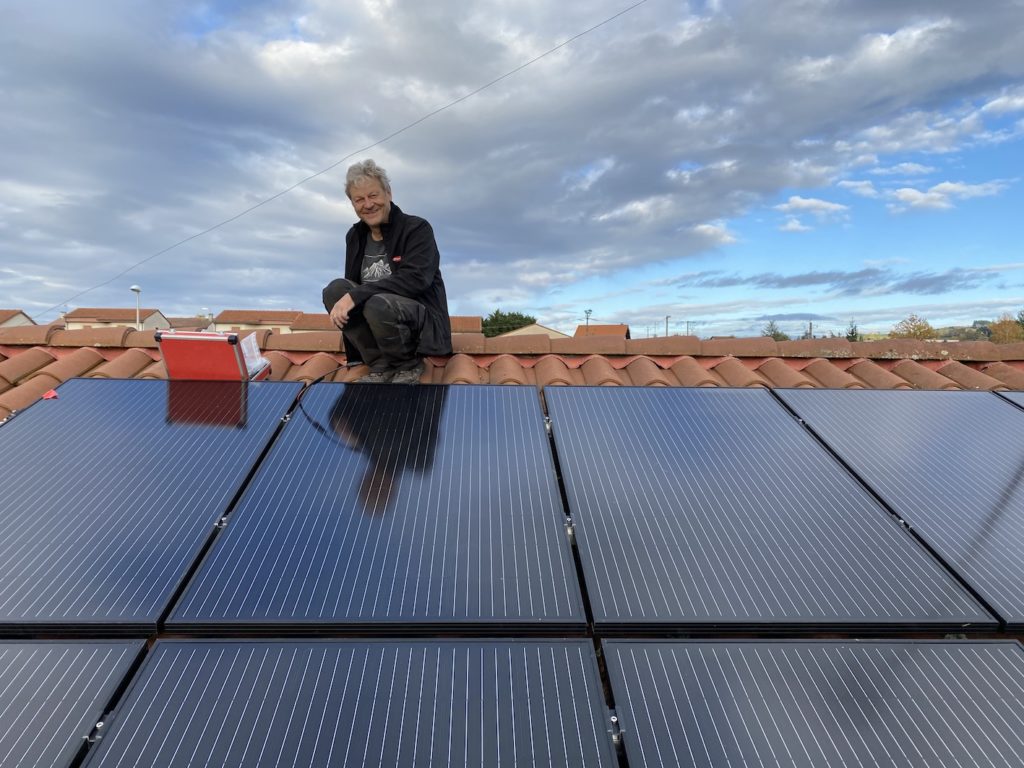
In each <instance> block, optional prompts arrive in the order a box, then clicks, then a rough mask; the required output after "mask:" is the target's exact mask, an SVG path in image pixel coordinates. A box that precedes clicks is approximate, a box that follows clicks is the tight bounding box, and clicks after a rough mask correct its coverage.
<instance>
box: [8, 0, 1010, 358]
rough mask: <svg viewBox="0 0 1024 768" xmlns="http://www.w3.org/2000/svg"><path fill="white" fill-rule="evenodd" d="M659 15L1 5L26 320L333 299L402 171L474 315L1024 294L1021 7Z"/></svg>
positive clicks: (568, 317)
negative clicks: (376, 209) (136, 290)
mask: <svg viewBox="0 0 1024 768" xmlns="http://www.w3.org/2000/svg"><path fill="white" fill-rule="evenodd" d="M635 2H636V0H587V2H577V1H575V0H559V2H553V1H552V0H458V1H457V2H456V1H455V0H432V1H431V2H429V3H424V2H422V1H421V0H420V1H417V0H361V1H358V0H346V1H345V2H340V0H281V1H279V2H268V1H263V0H249V1H247V2H239V1H238V0H225V1H224V2H206V3H193V2H175V1H174V0H166V1H165V2H160V3H155V2H154V3H139V2H138V1H137V0H104V1H103V2H98V1H97V0H77V1H76V2H68V1H67V0H46V1H45V2H40V3H29V2H27V0H0V18H3V24H2V25H0V103H2V105H3V111H2V115H3V119H2V120H0V307H3V308H20V309H23V310H25V311H26V312H27V313H28V314H29V315H30V316H31V317H33V318H34V319H35V320H36V321H37V322H50V321H52V320H54V319H57V318H58V317H59V315H60V314H61V313H62V312H64V311H65V308H67V309H73V308H75V307H81V306H84V307H104V306H122V307H124V306H133V305H134V303H135V296H134V294H132V293H131V292H130V290H129V289H130V286H131V285H133V284H137V285H139V286H141V288H142V293H141V301H142V305H143V306H144V307H152V308H156V309H159V310H161V311H162V312H163V313H164V314H165V315H171V316H184V315H194V314H197V313H201V312H207V311H208V312H212V313H216V312H219V311H221V310H223V309H238V308H264V309H297V310H303V311H307V312H315V311H323V307H322V305H321V304H320V292H321V289H322V287H323V285H325V284H326V283H327V282H329V281H330V280H331V279H332V278H333V277H337V276H339V275H340V274H341V272H342V260H343V255H344V235H345V231H346V230H347V229H348V227H349V226H350V225H351V224H352V223H353V222H354V221H355V215H354V213H353V211H352V208H351V206H350V204H349V203H348V200H347V198H346V197H345V195H344V177H345V169H346V168H347V167H348V165H349V164H350V163H352V162H355V161H356V160H361V159H365V158H367V157H372V158H373V159H375V160H376V161H377V162H378V163H379V164H380V165H382V166H383V167H384V168H386V169H387V171H388V173H389V175H390V177H391V180H392V187H393V193H394V199H395V202H396V203H397V204H398V205H399V206H401V207H402V209H403V210H404V211H406V212H408V213H415V214H417V215H419V216H422V217H424V218H426V219H427V220H428V221H430V222H431V224H432V225H433V228H434V231H435V234H436V237H437V241H438V245H439V247H440V250H441V255H442V272H443V275H444V280H445V284H446V286H447V291H448V299H449V308H450V311H451V313H452V314H458V315H484V316H486V315H487V314H489V313H490V312H491V311H492V310H494V309H497V308H500V309H502V310H504V311H519V312H527V313H529V314H532V315H534V316H536V317H537V319H538V321H539V322H540V323H542V324H544V325H547V326H550V327H552V328H557V329H560V330H563V331H567V332H571V331H572V329H573V328H574V327H575V326H576V325H577V324H578V323H581V322H583V319H584V317H585V314H586V311H587V310H590V312H591V322H596V323H628V324H629V325H630V326H631V328H632V335H633V337H634V338H636V337H641V338H642V337H645V336H648V335H662V334H664V333H665V328H666V316H667V317H668V321H667V323H668V329H669V333H673V334H674V333H687V332H689V333H692V334H696V335H699V336H703V337H708V336H713V335H730V334H731V335H738V336H751V335H759V334H760V333H761V331H762V329H763V328H764V326H765V324H766V323H768V322H769V321H771V320H774V321H775V322H776V323H777V325H778V326H779V327H780V328H781V329H782V330H783V331H786V332H789V333H793V334H799V333H801V332H802V331H803V330H805V329H806V327H807V325H808V323H813V329H814V332H815V333H816V334H822V333H825V334H827V333H829V332H833V333H844V332H845V330H846V328H847V326H848V325H849V323H850V322H851V321H852V322H854V323H855V324H856V325H857V327H858V329H859V330H860V331H861V332H886V331H888V329H889V328H890V327H891V326H892V325H894V324H895V323H896V322H897V321H899V320H900V319H902V318H904V317H906V316H907V315H908V314H910V313H917V314H918V315H920V316H923V317H924V318H926V319H928V320H929V322H931V324H932V325H933V326H944V325H951V324H970V323H971V322H972V321H974V320H979V319H993V318H996V317H998V316H999V315H1001V314H1003V313H1006V312H1009V313H1011V314H1016V312H1017V311H1018V310H1020V309H1022V308H1024V252H1022V248H1021V245H1020V243H1021V237H1020V235H1019V234H1018V232H1017V229H1018V225H1019V222H1020V220H1021V218H1022V213H1024V0H986V1H985V2H984V3H965V2H962V0H772V1H771V2H768V1H767V0H765V1H761V0H757V1H754V0H751V1H749V2H730V0H705V1H704V2H699V1H694V2H679V1H678V0H646V1H645V2H641V3H640V4H638V5H636V6H635V7H633V8H631V9H630V10H628V11H627V10H626V9H628V8H630V6H631V5H633V4H634V3H635ZM623 11H626V12H625V13H623ZM617 14H620V15H617ZM616 15H617V16H616ZM612 17H615V18H612ZM605 21H607V23H605V24H602V22H605ZM598 25H599V26H598ZM595 26H597V28H596V29H593V30H592V31H590V32H588V33H587V34H584V35H582V36H579V37H576V39H573V40H571V42H568V44H566V45H564V46H562V47H560V48H557V50H555V51H554V52H552V53H550V54H549V55H547V56H544V57H543V58H540V59H539V60H537V61H535V62H534V63H532V64H530V65H529V66H526V67H523V68H521V69H519V70H518V71H515V72H514V73H513V74H510V75H509V76H508V77H505V78H503V79H500V80H498V82H496V83H494V84H493V85H490V86H489V87H487V88H486V89H484V90H482V91H479V92H477V93H473V92H474V91H476V90H477V89H479V88H480V87H481V86H484V85H486V84H488V83H491V82H492V81H494V80H496V79H498V78H501V77H502V75H505V74H506V73H510V72H513V70H516V69H517V68H518V67H521V66H522V65H523V64H525V63H527V62H529V61H531V60H532V59H534V58H536V57H538V56H540V55H541V54H544V53H545V52H547V51H550V50H551V49H552V48H555V47H556V46H559V45H560V44H562V43H566V41H569V40H570V39H571V38H574V37H575V36H577V35H580V33H582V32H584V31H586V30H589V29H591V28H593V27H595ZM468 94H473V95H470V96H468V98H465V99H464V100H461V101H458V100H459V99H461V98H462V97H466V96H467V95H468ZM453 102H456V103H454V104H453ZM446 105H452V106H450V107H449V108H447V109H442V110H441V111H440V112H436V111H437V110H438V109H440V108H442V107H445V106H446ZM435 112H436V114H433V115H432V116H430V117H429V118H428V119H425V120H423V121H422V122H418V123H417V122H416V121H419V120H420V119H421V118H424V117H425V116H427V115H431V113H435ZM410 125H411V127H409V128H408V129H407V130H404V131H401V129H403V128H405V127H406V126H410ZM398 131H401V132H400V133H398V134H397V135H393V134H395V133H396V132H398ZM392 135H393V136H392ZM389 136H390V137H391V138H387V140H386V141H384V142H383V143H380V144H377V145H376V146H374V147H373V148H372V149H369V150H366V149H365V148H367V147H370V146H371V145H374V144H376V143H377V142H379V141H381V140H382V139H385V138H386V137H389ZM321 171H323V173H320V172H321ZM314 174H319V175H316V176H315V178H313V179H311V180H309V181H306V182H305V183H301V184H298V182H301V181H302V180H304V179H307V178H308V177H310V176H313V175H314ZM296 184H298V186H295V185H296ZM293 186H294V188H293V189H291V190H290V191H288V192H287V193H286V194H283V195H280V196H278V197H276V198H275V197H274V196H275V195H278V194H279V193H281V192H282V191H284V190H287V189H289V188H291V187H293ZM270 198H274V199H272V200H270V201H269V202H267V203H266V204H265V205H261V206H259V207H257V208H256V209H255V210H252V211H250V212H249V213H246V214H245V215H244V216H241V217H239V218H234V217H236V216H238V214H240V213H242V212H243V211H246V210H247V209H250V208H252V207H253V206H254V205H257V204H258V203H261V202H263V201H266V200H268V199H270ZM229 219H234V220H232V221H228V220H229ZM222 222H227V223H224V224H223V226H219V227H217V228H216V229H214V230H213V231H211V232H208V233H206V234H199V233H202V232H204V231H205V230H207V229H209V228H210V227H214V226H215V225H218V224H221V223H222ZM196 235H199V236H196ZM183 240H187V242H184V243H183V244H181V245H178V246H177V247H174V248H171V249H170V250H166V249H168V248H169V247H171V246H174V245H176V244H177V243H179V242H181V241H183ZM162 251H166V252H163V253H161V252H162ZM156 254H160V255H156ZM151 257H152V258H151ZM140 262H142V263H140ZM134 265H137V266H134ZM133 267H134V268H133ZM129 269H130V271H127V272H126V271H125V270H129ZM94 286H99V287H96V288H94V289H92V288H93V287H94ZM89 289H92V290H89Z"/></svg>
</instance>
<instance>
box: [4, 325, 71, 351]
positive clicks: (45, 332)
mask: <svg viewBox="0 0 1024 768" xmlns="http://www.w3.org/2000/svg"><path fill="white" fill-rule="evenodd" d="M56 330H57V326H56V325H13V326H10V327H9V328H0V344H31V345H32V346H46V344H47V342H49V340H50V336H51V334H53V332H54V331H56Z"/></svg>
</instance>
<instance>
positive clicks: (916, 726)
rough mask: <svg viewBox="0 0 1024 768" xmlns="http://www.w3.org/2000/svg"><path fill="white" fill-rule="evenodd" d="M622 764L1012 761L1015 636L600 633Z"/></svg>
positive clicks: (1023, 689)
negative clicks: (915, 638)
mask: <svg viewBox="0 0 1024 768" xmlns="http://www.w3.org/2000/svg"><path fill="white" fill-rule="evenodd" d="M605 650H606V656H607V659H608V669H609V674H610V676H611V682H612V692H613V694H614V696H615V704H616V711H617V713H618V715H619V718H620V721H621V723H622V729H623V731H624V734H625V735H624V744H625V748H626V754H627V756H628V758H629V761H630V764H639V765H644V766H652V767H656V766H676V765H692V766H695V767H696V768H712V767H718V766H723V767H724V766H737V765H743V766H754V765H794V766H851V767H853V766H864V767H865V768H866V767H867V766H879V765H891V766H932V767H934V768H953V766H956V767H957V768H961V767H963V768H966V766H983V765H984V766H992V767H993V768H1003V767H1005V768H1010V767H1011V766H1018V765H1021V764H1022V763H1024V653H1022V650H1021V647H1020V645H1019V644H1018V643H1014V642H912V641H892V642H881V641H877V642H876V641H862V642H857V643H852V642H851V643H838V642H836V643H827V642H799V641H795V642H767V641H751V642H739V643H726V642H660V643H659V642H626V641H622V642H618V641H613V642H609V643H606V644H605Z"/></svg>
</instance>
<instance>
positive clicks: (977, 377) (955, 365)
mask: <svg viewBox="0 0 1024 768" xmlns="http://www.w3.org/2000/svg"><path fill="white" fill-rule="evenodd" d="M936 373H940V374H942V375H943V376H945V377H946V378H947V379H952V380H953V381H955V382H956V383H957V384H959V385H960V386H961V387H963V388H964V389H984V390H998V389H1006V388H1007V387H1006V385H1005V384H1003V382H1001V381H1000V380H999V379H995V378H993V377H991V376H988V375H986V374H984V373H982V372H981V371H979V370H976V369H974V368H971V367H969V366H966V365H964V364H963V363H961V362H960V361H959V360H951V361H949V362H948V363H943V364H942V365H941V366H940V367H939V368H938V369H937V370H936Z"/></svg>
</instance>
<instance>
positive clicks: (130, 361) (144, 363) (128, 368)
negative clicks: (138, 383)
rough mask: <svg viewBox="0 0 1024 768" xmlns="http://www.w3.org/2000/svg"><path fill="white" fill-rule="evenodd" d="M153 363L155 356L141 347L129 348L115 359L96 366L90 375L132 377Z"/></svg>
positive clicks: (98, 376) (105, 377) (119, 377)
mask: <svg viewBox="0 0 1024 768" xmlns="http://www.w3.org/2000/svg"><path fill="white" fill-rule="evenodd" d="M152 364H153V357H152V356H151V355H149V354H148V353H146V352H143V351H142V350H141V349H129V350H127V351H126V352H124V353H122V354H120V355H118V356H117V357H115V358H114V359H113V360H111V361H110V362H107V363H103V364H102V365H100V366H98V367H96V368H94V369H93V370H91V371H90V372H89V376H90V377H96V378H103V379H132V378H135V377H136V376H137V375H139V374H140V373H142V371H144V370H145V369H146V368H148V367H149V366H150V365H152Z"/></svg>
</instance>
